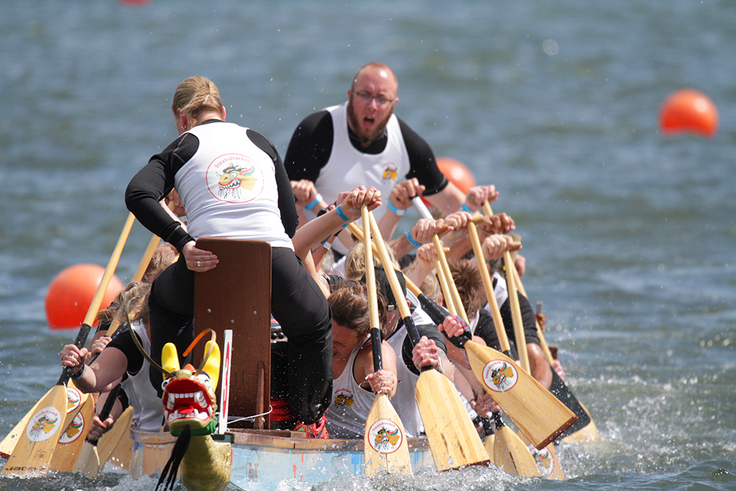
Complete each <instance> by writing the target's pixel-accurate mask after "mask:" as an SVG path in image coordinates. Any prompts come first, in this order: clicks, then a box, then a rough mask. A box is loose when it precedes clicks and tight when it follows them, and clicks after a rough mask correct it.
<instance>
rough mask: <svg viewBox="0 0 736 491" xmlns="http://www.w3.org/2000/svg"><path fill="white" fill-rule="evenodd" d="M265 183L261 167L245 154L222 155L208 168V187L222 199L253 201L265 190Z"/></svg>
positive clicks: (228, 200) (230, 201) (231, 201)
mask: <svg viewBox="0 0 736 491" xmlns="http://www.w3.org/2000/svg"><path fill="white" fill-rule="evenodd" d="M263 183H264V180H263V175H262V174H261V169H260V168H259V167H258V166H256V165H255V164H254V163H253V161H252V160H251V159H250V158H249V157H247V156H245V155H241V154H233V153H231V154H226V155H221V156H220V157H218V158H216V159H215V160H214V161H212V163H211V164H210V165H209V167H208V168H207V187H208V188H209V190H210V193H212V196H214V197H215V198H217V199H218V200H220V201H226V202H228V203H248V202H249V201H253V200H254V199H255V198H257V197H258V196H259V195H260V194H261V192H262V191H263Z"/></svg>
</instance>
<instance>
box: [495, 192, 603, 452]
mask: <svg viewBox="0 0 736 491" xmlns="http://www.w3.org/2000/svg"><path fill="white" fill-rule="evenodd" d="M482 207H483V212H484V213H485V214H486V215H489V216H490V215H493V210H492V209H491V205H490V204H489V203H488V202H487V201H486V202H484V203H483V205H482ZM507 255H508V257H504V261H505V262H506V265H507V267H506V273H507V277H508V275H509V273H511V274H512V275H513V277H512V278H511V281H512V282H513V283H515V284H516V286H517V288H518V291H519V292H521V294H522V295H524V296H525V297H527V298H528V296H527V295H526V291H525V290H524V287H523V285H522V284H521V277H520V276H519V272H518V271H517V270H516V268H515V267H514V262H513V261H512V260H511V255H510V254H508V253H507ZM507 283H508V280H507ZM510 292H511V286H509V299H510V300H511V301H512V312H513V311H514V310H516V311H517V312H519V315H521V312H520V310H519V308H518V306H517V308H516V309H514V307H513V301H514V300H517V303H518V297H516V296H515V295H511V294H510ZM494 322H495V319H494ZM520 324H521V323H520ZM515 329H516V328H515ZM522 330H523V329H522ZM515 333H516V331H515ZM537 333H538V335H539V341H540V343H541V345H542V348H543V351H544V348H547V343H546V341H545V340H544V335H543V334H542V330H541V328H540V327H539V324H538V323H537ZM516 337H517V340H518V339H519V334H518V333H516ZM517 344H522V343H517ZM523 348H524V351H526V345H525V344H524V347H523ZM517 349H518V347H517ZM546 352H547V353H548V352H549V348H547V349H546ZM519 355H520V356H521V350H519ZM547 361H548V362H549V363H550V365H551V364H552V362H553V360H550V359H549V358H548V359H547ZM551 372H552V384H551V385H550V388H549V390H550V392H551V393H552V394H553V395H554V396H555V397H557V399H559V400H560V401H561V402H562V403H563V404H564V405H565V406H567V408H568V409H570V410H571V411H572V412H573V413H574V414H575V416H577V421H575V423H573V424H572V425H571V426H570V427H569V428H567V429H566V430H565V431H564V432H562V433H561V434H560V435H559V436H560V437H566V438H571V437H572V436H573V435H574V434H575V433H577V432H579V431H580V430H582V429H583V428H587V429H586V431H585V432H582V433H580V434H579V435H577V437H576V438H574V439H573V440H574V441H578V440H583V439H588V438H590V439H597V438H598V429H597V428H596V427H595V423H593V420H592V419H591V417H590V414H589V413H588V412H587V411H586V409H585V408H584V407H583V405H582V404H580V402H579V401H578V400H577V398H576V397H575V395H574V394H573V393H572V391H571V390H570V389H569V388H568V387H567V385H565V383H564V382H563V381H562V379H561V378H560V376H559V375H558V374H557V372H556V371H555V370H554V369H551ZM591 423H592V425H591Z"/></svg>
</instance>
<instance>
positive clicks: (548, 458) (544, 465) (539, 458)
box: [527, 444, 555, 477]
mask: <svg viewBox="0 0 736 491" xmlns="http://www.w3.org/2000/svg"><path fill="white" fill-rule="evenodd" d="M527 448H529V451H530V452H531V454H532V455H533V456H534V460H535V461H536V462H537V467H539V471H540V473H541V474H542V477H547V476H549V475H550V474H552V470H554V468H555V461H554V459H553V458H552V452H550V451H549V450H548V449H547V447H545V448H543V449H542V450H537V449H536V448H535V447H534V445H531V444H530V445H529V446H528V447H527Z"/></svg>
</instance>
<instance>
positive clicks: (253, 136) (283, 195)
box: [248, 129, 299, 238]
mask: <svg viewBox="0 0 736 491" xmlns="http://www.w3.org/2000/svg"><path fill="white" fill-rule="evenodd" d="M248 138H250V140H251V141H252V142H253V143H254V144H255V145H256V146H257V147H258V148H260V149H261V150H263V151H264V152H266V154H268V156H269V157H271V160H273V164H274V166H275V168H276V187H277V188H278V191H279V211H280V212H281V223H282V224H283V225H284V230H286V233H287V234H288V236H289V237H291V238H293V237H294V234H295V233H296V226H297V224H298V223H299V215H298V214H297V211H296V204H295V203H296V200H295V198H294V193H293V192H292V190H291V183H290V182H289V176H287V175H286V169H284V163H283V162H282V161H281V156H280V155H279V152H278V150H276V147H274V146H273V144H272V143H271V142H270V141H269V140H268V138H266V137H265V136H263V135H261V134H260V133H258V132H257V131H253V130H251V129H249V130H248Z"/></svg>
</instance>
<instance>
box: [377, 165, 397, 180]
mask: <svg viewBox="0 0 736 491" xmlns="http://www.w3.org/2000/svg"><path fill="white" fill-rule="evenodd" d="M397 176H398V171H397V168H396V164H394V163H393V162H389V163H388V164H386V166H385V167H384V168H383V175H382V176H381V179H383V181H384V182H386V181H395V180H396V177H397Z"/></svg>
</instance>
